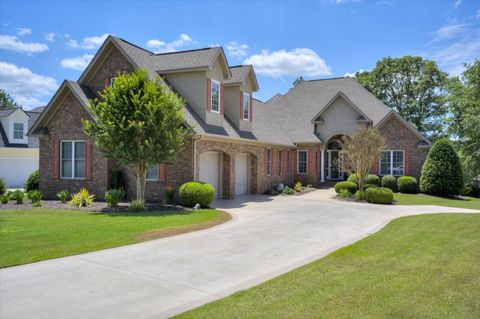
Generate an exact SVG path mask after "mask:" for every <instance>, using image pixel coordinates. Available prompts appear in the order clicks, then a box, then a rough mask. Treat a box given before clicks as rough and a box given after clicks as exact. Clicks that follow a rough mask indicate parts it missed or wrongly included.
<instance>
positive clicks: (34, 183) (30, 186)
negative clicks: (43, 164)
mask: <svg viewBox="0 0 480 319" xmlns="http://www.w3.org/2000/svg"><path fill="white" fill-rule="evenodd" d="M39 183H40V173H39V172H38V169H37V170H36V171H35V172H33V173H32V174H30V176H29V177H28V179H27V181H26V182H25V184H23V188H25V192H30V191H33V190H35V189H40V187H39Z"/></svg>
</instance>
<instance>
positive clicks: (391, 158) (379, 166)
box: [378, 149, 405, 176]
mask: <svg viewBox="0 0 480 319" xmlns="http://www.w3.org/2000/svg"><path fill="white" fill-rule="evenodd" d="M386 152H389V153H390V163H389V165H388V174H381V173H382V172H381V170H382V158H381V157H380V159H379V160H378V175H379V176H385V175H392V176H404V175H405V150H401V149H400V150H399V149H396V150H385V151H382V156H383V153H386ZM393 152H402V163H403V168H402V174H400V175H394V174H393Z"/></svg>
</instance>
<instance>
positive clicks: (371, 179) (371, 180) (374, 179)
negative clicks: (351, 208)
mask: <svg viewBox="0 0 480 319" xmlns="http://www.w3.org/2000/svg"><path fill="white" fill-rule="evenodd" d="M347 181H348V182H352V183H355V184H357V185H358V177H357V174H352V175H350V176H348V179H347ZM365 184H374V185H377V186H380V178H379V177H378V176H377V175H375V174H368V175H367V179H366V180H365Z"/></svg>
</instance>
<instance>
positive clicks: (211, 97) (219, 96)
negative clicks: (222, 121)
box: [210, 79, 222, 114]
mask: <svg viewBox="0 0 480 319" xmlns="http://www.w3.org/2000/svg"><path fill="white" fill-rule="evenodd" d="M214 83H216V84H218V110H214V109H213V84H214ZM221 94H222V90H221V83H220V82H219V81H217V80H214V79H211V80H210V111H211V112H212V113H218V114H220V109H221V105H220V101H221V100H222V96H221Z"/></svg>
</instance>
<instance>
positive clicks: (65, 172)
mask: <svg viewBox="0 0 480 319" xmlns="http://www.w3.org/2000/svg"><path fill="white" fill-rule="evenodd" d="M60 158H61V172H62V175H61V176H62V178H64V179H76V178H78V179H82V178H85V141H62V143H61V154H60Z"/></svg>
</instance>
